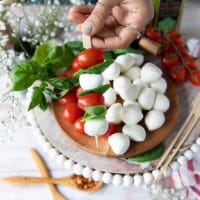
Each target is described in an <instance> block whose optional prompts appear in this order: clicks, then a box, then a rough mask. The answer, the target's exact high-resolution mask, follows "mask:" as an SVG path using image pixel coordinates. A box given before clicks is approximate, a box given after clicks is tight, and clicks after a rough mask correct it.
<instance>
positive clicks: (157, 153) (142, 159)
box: [128, 143, 164, 163]
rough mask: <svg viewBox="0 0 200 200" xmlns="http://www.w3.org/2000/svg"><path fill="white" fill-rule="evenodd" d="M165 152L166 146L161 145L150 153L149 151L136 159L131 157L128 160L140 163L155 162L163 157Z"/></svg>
mask: <svg viewBox="0 0 200 200" xmlns="http://www.w3.org/2000/svg"><path fill="white" fill-rule="evenodd" d="M163 151H164V145H163V144H162V143H161V144H159V145H158V146H156V147H155V148H153V149H151V150H150V151H147V152H145V153H142V154H140V155H137V156H134V157H129V158H128V160H130V161H134V162H139V163H142V162H147V161H151V160H155V159H157V158H158V157H160V156H161V154H162V153H163Z"/></svg>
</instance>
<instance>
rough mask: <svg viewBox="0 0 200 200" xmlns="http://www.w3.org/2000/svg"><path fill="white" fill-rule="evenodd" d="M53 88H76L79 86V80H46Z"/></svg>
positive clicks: (74, 78)
mask: <svg viewBox="0 0 200 200" xmlns="http://www.w3.org/2000/svg"><path fill="white" fill-rule="evenodd" d="M48 83H50V84H51V85H52V86H53V87H55V88H58V89H62V90H66V89H71V88H74V87H77V86H78V85H79V79H78V78H77V77H67V78H52V79H49V80H48Z"/></svg>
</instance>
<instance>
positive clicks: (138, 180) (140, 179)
mask: <svg viewBox="0 0 200 200" xmlns="http://www.w3.org/2000/svg"><path fill="white" fill-rule="evenodd" d="M133 180H134V185H135V186H141V185H142V184H143V183H144V178H143V177H142V176H141V175H139V174H136V175H135V176H134V177H133Z"/></svg>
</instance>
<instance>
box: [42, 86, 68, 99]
mask: <svg viewBox="0 0 200 200" xmlns="http://www.w3.org/2000/svg"><path fill="white" fill-rule="evenodd" d="M68 92H69V89H66V90H62V91H61V92H55V91H53V90H51V89H50V88H44V93H46V94H48V95H49V96H50V97H51V98H53V99H59V98H61V97H63V96H65V95H66V94H67V93H68Z"/></svg>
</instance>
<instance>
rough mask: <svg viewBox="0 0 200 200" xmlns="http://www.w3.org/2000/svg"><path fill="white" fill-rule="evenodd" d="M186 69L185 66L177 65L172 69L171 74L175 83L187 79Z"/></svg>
mask: <svg viewBox="0 0 200 200" xmlns="http://www.w3.org/2000/svg"><path fill="white" fill-rule="evenodd" d="M186 75H187V72H186V69H185V68H184V66H178V67H177V66H175V67H173V68H171V69H170V71H169V76H170V78H171V80H172V81H173V82H174V83H182V82H184V81H185V80H186Z"/></svg>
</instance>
